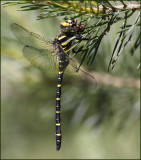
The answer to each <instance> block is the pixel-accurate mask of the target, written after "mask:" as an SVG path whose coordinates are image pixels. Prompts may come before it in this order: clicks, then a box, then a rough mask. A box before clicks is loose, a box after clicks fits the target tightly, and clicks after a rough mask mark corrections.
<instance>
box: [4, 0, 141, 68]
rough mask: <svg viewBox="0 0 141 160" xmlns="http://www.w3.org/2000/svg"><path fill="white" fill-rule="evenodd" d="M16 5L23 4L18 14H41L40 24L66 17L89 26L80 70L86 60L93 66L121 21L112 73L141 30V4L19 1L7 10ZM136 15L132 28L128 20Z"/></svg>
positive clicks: (136, 43)
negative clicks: (116, 25) (105, 41)
mask: <svg viewBox="0 0 141 160" xmlns="http://www.w3.org/2000/svg"><path fill="white" fill-rule="evenodd" d="M17 4H22V6H21V9H19V10H18V11H31V10H40V15H39V16H38V18H37V19H38V20H40V19H46V18H51V17H59V16H63V17H64V19H75V18H79V19H80V18H81V23H85V25H86V30H85V32H84V33H83V34H82V40H85V39H87V40H86V42H85V43H84V44H83V45H82V46H81V47H80V48H79V49H78V50H77V51H76V53H75V54H81V55H83V56H82V58H81V63H80V66H81V65H82V63H83V61H84V60H85V59H86V60H87V64H91V65H92V63H94V60H95V57H96V55H97V52H98V49H99V47H100V45H101V42H102V40H103V38H104V37H105V36H106V35H107V34H108V32H110V28H111V27H112V26H113V24H115V23H116V24H117V23H118V22H120V21H121V22H122V25H121V26H120V28H119V29H118V31H117V33H118V36H117V40H116V42H115V46H114V47H113V51H112V56H111V60H110V62H109V66H108V71H109V70H110V69H113V68H114V65H115V63H116V61H117V60H118V57H119V56H120V55H121V53H123V50H124V48H125V47H126V48H127V45H129V44H130V42H131V40H132V37H133V36H134V32H135V31H136V30H137V29H136V28H139V26H140V11H139V10H140V2H139V1H136V2H134V3H133V4H132V3H128V2H125V3H124V2H123V1H118V4H117V3H116V2H110V1H61V2H57V1H42V2H41V1H18V2H6V3H4V6H11V5H17ZM135 12H139V13H138V16H137V19H136V20H135V22H134V23H133V24H129V20H130V18H131V17H132V16H133V14H134V13H135ZM90 22H92V23H90ZM139 37H140V34H139V36H138V37H137V39H135V40H134V42H133V43H134V45H133V47H132V48H131V51H130V52H131V54H132V55H133V53H134V52H135V50H136V49H137V48H138V47H139V44H140V38H139ZM82 40H81V41H82ZM79 43H80V41H78V42H76V44H75V46H76V45H77V44H79ZM80 66H79V67H80Z"/></svg>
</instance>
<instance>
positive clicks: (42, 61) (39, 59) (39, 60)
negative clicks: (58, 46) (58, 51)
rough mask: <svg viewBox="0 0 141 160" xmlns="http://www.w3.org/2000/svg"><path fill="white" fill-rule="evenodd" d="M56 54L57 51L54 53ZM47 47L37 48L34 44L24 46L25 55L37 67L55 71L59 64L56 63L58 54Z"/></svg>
mask: <svg viewBox="0 0 141 160" xmlns="http://www.w3.org/2000/svg"><path fill="white" fill-rule="evenodd" d="M54 54H55V53H54ZM54 54H53V53H51V51H50V50H47V49H37V48H34V47H32V46H25V47H24V48H23V55H24V56H25V57H26V58H27V59H28V60H29V61H30V62H31V64H33V65H34V66H35V67H37V68H39V69H43V70H48V71H55V70H56V68H57V67H58V66H56V65H57V63H56V56H55V55H54Z"/></svg>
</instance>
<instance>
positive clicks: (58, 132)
mask: <svg viewBox="0 0 141 160" xmlns="http://www.w3.org/2000/svg"><path fill="white" fill-rule="evenodd" d="M68 63H69V61H68V60H67V59H66V58H65V56H64V55H63V54H61V56H60V60H59V72H58V80H57V91H56V150H57V151H59V150H60V148H61V139H62V135H61V116H60V109H61V86H62V80H63V74H64V71H65V68H66V67H67V65H68Z"/></svg>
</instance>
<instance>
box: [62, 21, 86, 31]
mask: <svg viewBox="0 0 141 160" xmlns="http://www.w3.org/2000/svg"><path fill="white" fill-rule="evenodd" d="M60 28H61V32H62V33H81V32H83V31H84V30H85V25H84V24H81V22H80V23H79V24H78V22H77V20H66V21H64V22H61V25H60Z"/></svg>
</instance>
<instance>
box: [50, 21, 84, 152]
mask: <svg viewBox="0 0 141 160" xmlns="http://www.w3.org/2000/svg"><path fill="white" fill-rule="evenodd" d="M60 28H61V33H60V34H59V35H58V36H57V37H56V38H55V39H54V41H53V46H54V50H55V52H56V57H57V60H58V61H59V72H58V81H57V91H56V150H57V151H59V150H60V148H61V139H62V135H61V116H60V109H61V104H60V103H61V85H62V80H63V74H64V72H65V69H66V67H67V66H68V65H69V49H70V48H71V47H72V45H73V41H74V39H73V38H72V37H73V36H75V35H76V34H78V33H79V32H82V31H84V26H83V25H81V24H77V21H76V20H67V21H65V22H62V23H61V26H60Z"/></svg>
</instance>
